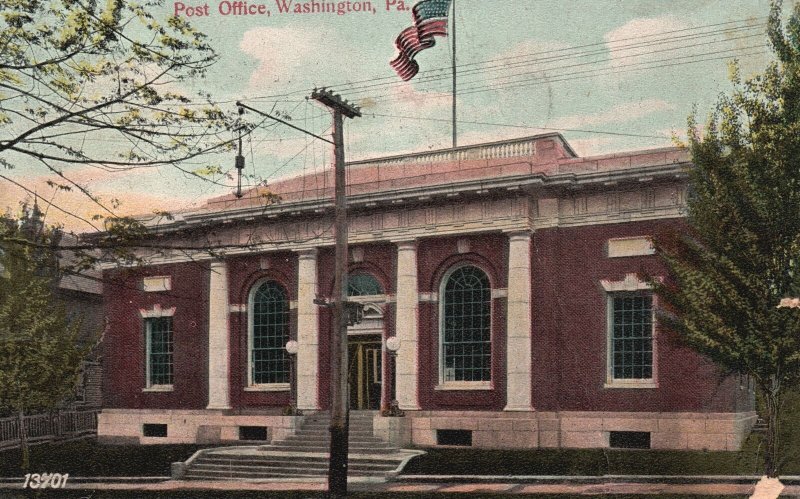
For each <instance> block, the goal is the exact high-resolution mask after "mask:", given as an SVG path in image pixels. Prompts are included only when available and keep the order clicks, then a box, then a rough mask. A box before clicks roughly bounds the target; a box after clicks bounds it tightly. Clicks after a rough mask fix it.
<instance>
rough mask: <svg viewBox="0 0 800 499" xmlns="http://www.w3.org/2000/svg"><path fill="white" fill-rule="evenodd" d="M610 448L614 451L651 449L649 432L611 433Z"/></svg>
mask: <svg viewBox="0 0 800 499" xmlns="http://www.w3.org/2000/svg"><path fill="white" fill-rule="evenodd" d="M608 440H609V446H610V447H611V448H613V449H649V448H650V432H649V431H612V432H609V439H608Z"/></svg>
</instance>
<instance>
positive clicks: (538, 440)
mask: <svg viewBox="0 0 800 499" xmlns="http://www.w3.org/2000/svg"><path fill="white" fill-rule="evenodd" d="M755 421H756V414H755V413H754V412H743V413H694V412H691V413H689V412H686V413H658V412H578V411H564V412H544V411H533V412H482V411H407V412H406V415H405V416H404V417H383V416H380V415H376V416H375V417H374V418H373V434H374V435H375V436H376V437H379V438H381V439H383V440H385V441H387V442H391V443H393V444H395V445H397V446H399V447H407V446H412V445H413V446H418V447H434V446H437V430H468V431H469V432H470V437H471V439H472V447H476V448H485V449H536V448H598V447H600V448H602V447H609V445H610V444H609V435H610V432H612V431H625V432H647V433H649V434H650V447H651V448H653V449H674V450H730V451H735V450H739V448H741V445H742V443H743V442H744V439H745V438H746V437H747V435H748V433H749V432H750V429H751V428H752V426H753V424H755ZM302 422H303V416H282V415H275V414H246V415H243V414H226V413H225V412H224V411H216V410H155V409H145V410H134V409H105V410H103V412H101V413H100V415H99V416H98V428H97V434H98V438H99V439H100V440H101V441H105V442H116V443H140V444H178V443H198V444H217V443H232V442H237V441H239V427H240V426H263V427H267V440H266V442H271V441H274V440H282V439H284V438H286V437H287V436H289V435H293V434H294V433H295V430H296V429H297V428H299V427H300V426H301V424H302ZM145 424H166V425H167V436H166V437H145V436H144V434H143V425H145Z"/></svg>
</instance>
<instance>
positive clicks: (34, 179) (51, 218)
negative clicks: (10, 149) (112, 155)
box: [0, 166, 195, 231]
mask: <svg viewBox="0 0 800 499" xmlns="http://www.w3.org/2000/svg"><path fill="white" fill-rule="evenodd" d="M152 173H153V171H152V169H148V168H141V169H135V170H130V171H125V172H107V171H104V170H100V169H97V168H92V167H89V166H85V167H79V168H75V169H72V170H68V171H66V172H65V175H66V177H67V178H69V179H70V180H72V181H74V182H75V183H77V184H78V185H80V186H81V187H83V188H85V189H86V190H87V191H88V192H90V193H91V194H92V195H93V196H95V197H97V198H98V199H99V200H100V202H101V203H102V204H103V205H105V206H106V207H108V208H110V209H111V210H112V211H113V212H114V213H115V214H116V215H120V216H122V215H141V214H148V213H152V212H153V211H154V210H172V211H174V210H176V209H183V208H186V207H188V205H189V204H191V202H193V201H194V198H195V197H194V196H193V195H192V193H189V192H184V191H182V190H176V191H174V192H173V193H172V194H171V195H170V196H164V195H157V194H153V193H151V192H144V190H143V189H142V188H141V187H140V188H139V189H137V188H136V187H135V186H136V184H137V180H136V179H140V180H141V179H142V176H144V175H148V174H152ZM9 177H10V178H12V179H13V180H14V181H16V182H18V183H19V184H21V185H23V186H25V188H27V189H28V190H30V191H33V192H35V193H36V195H37V198H38V203H39V205H40V206H41V208H42V210H45V211H46V214H47V217H46V219H47V223H50V224H63V225H64V227H65V228H66V229H68V230H77V231H91V230H93V229H92V227H91V226H90V225H89V224H87V223H86V222H83V221H81V220H80V219H78V218H77V217H82V218H84V219H87V220H89V221H91V219H92V217H93V216H94V215H95V214H100V215H108V212H106V211H105V210H103V208H102V207H100V206H99V205H98V204H97V203H94V202H93V201H91V200H90V199H89V198H88V197H87V196H86V194H84V193H82V192H80V191H79V190H78V189H77V188H75V187H74V186H71V185H70V187H71V190H69V191H65V190H62V189H59V188H57V187H55V186H52V185H49V184H48V181H52V182H55V183H56V184H58V185H69V184H68V182H66V181H65V180H64V179H62V178H60V177H58V176H57V175H55V174H49V175H27V176H24V177H23V176H21V175H15V176H14V177H11V176H10V175H9ZM121 179H124V180H125V181H127V182H131V187H130V188H127V189H126V188H119V187H112V186H111V185H110V184H111V183H113V182H116V181H118V180H121ZM0 182H3V188H2V189H0V209H3V210H5V209H9V210H10V211H11V212H12V213H15V212H16V211H17V209H18V206H19V203H20V201H22V200H26V199H27V200H28V201H30V200H31V199H32V197H33V196H32V195H30V194H29V193H28V192H27V191H25V190H24V189H22V188H20V187H18V186H16V185H13V184H11V183H9V182H5V181H4V180H1V179H0ZM112 200H115V201H113V202H112ZM50 203H52V204H53V205H55V206H57V207H58V208H61V209H63V210H65V211H67V212H69V213H72V214H74V215H76V216H70V215H68V214H66V213H63V212H62V211H60V210H59V209H57V208H55V207H50V208H49V206H50ZM115 205H116V206H117V207H116V208H114V206H115ZM94 225H95V226H97V227H102V222H101V221H99V222H94Z"/></svg>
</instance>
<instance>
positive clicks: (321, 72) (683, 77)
mask: <svg viewBox="0 0 800 499" xmlns="http://www.w3.org/2000/svg"><path fill="white" fill-rule="evenodd" d="M239 1H240V2H241V0H239ZM455 1H456V13H455V21H456V62H457V67H458V73H459V76H458V91H457V111H458V117H457V121H458V122H459V124H458V144H459V145H469V144H475V143H481V142H489V141H494V140H500V139H505V138H513V137H523V136H528V135H535V134H537V133H543V132H551V131H559V132H560V133H562V134H563V135H564V137H565V138H566V140H567V141H568V142H569V143H570V144H571V145H572V147H573V149H574V150H575V151H576V152H577V153H578V155H579V156H591V155H598V154H608V153H615V152H622V151H630V150H635V149H648V148H656V147H664V146H670V145H672V144H673V136H675V135H677V136H679V137H680V136H681V135H684V136H685V132H684V130H685V128H686V121H687V117H688V116H689V114H690V113H691V112H692V110H693V109H697V112H698V114H699V115H700V117H701V118H703V117H704V116H705V115H706V114H707V113H708V112H709V111H711V110H712V109H713V106H714V103H715V102H716V100H717V99H718V97H719V95H720V94H721V93H724V92H729V91H730V89H731V86H730V83H729V82H728V66H727V64H728V61H730V60H732V59H733V58H737V59H738V60H739V61H740V65H741V68H742V73H743V74H744V75H749V74H753V73H755V72H758V71H760V70H761V69H763V68H764V67H765V65H766V64H767V63H768V62H769V61H770V60H771V56H770V52H769V50H768V45H767V41H766V36H765V26H766V16H767V15H768V13H769V2H768V1H767V0H669V1H668V0H561V1H555V0H455ZM232 2H233V0H208V1H205V0H184V1H183V2H176V1H172V0H165V1H164V3H163V4H162V5H161V6H160V7H154V8H153V9H152V12H153V14H155V15H156V16H157V17H162V18H163V17H166V16H167V15H169V14H173V13H177V14H178V15H181V16H184V17H186V16H187V14H188V13H190V12H191V13H197V12H203V13H204V12H205V11H206V9H205V6H206V5H207V6H208V8H207V11H208V15H207V16H191V17H189V20H190V21H191V22H192V23H194V25H195V26H196V27H197V28H198V29H199V30H201V31H203V32H205V33H206V34H207V35H208V36H209V39H210V43H211V44H212V45H213V47H214V48H215V49H216V50H217V52H218V53H219V54H220V59H219V61H218V63H217V64H216V65H215V66H213V67H212V68H211V69H210V71H209V73H208V75H207V77H206V78H205V79H203V80H195V81H192V82H190V83H184V84H183V88H182V90H184V91H185V92H188V93H194V92H200V91H202V92H208V93H210V94H211V96H212V98H213V99H214V100H216V101H218V102H220V105H221V106H222V107H223V108H225V109H228V108H229V109H230V110H234V109H235V104H234V102H235V101H236V100H242V101H243V102H245V103H246V104H247V105H249V106H252V107H254V108H257V109H260V110H263V111H265V112H272V113H273V114H275V113H280V114H281V115H288V116H290V117H291V120H292V123H293V124H295V125H298V126H300V127H303V128H305V129H308V130H310V131H312V132H314V133H317V134H323V135H326V134H329V133H330V128H329V127H330V122H331V118H330V115H329V113H328V112H327V111H326V110H325V109H323V108H322V107H320V105H319V104H317V103H316V102H314V101H310V100H308V99H307V97H308V96H309V95H310V93H311V90H312V89H313V88H315V87H323V86H324V87H329V88H331V89H333V90H334V91H336V92H338V93H340V94H341V95H342V97H344V98H346V99H348V100H349V101H351V102H355V103H356V104H358V105H359V106H360V107H361V110H362V114H363V116H362V117H360V118H355V119H352V120H347V122H346V124H345V142H346V151H345V153H346V157H347V159H348V160H358V159H365V158H371V157H379V156H384V155H392V154H400V153H406V152H419V151H425V150H430V149H440V148H446V147H450V146H451V145H452V142H451V141H452V138H451V135H452V131H451V124H450V119H451V112H452V111H451V104H452V92H451V85H452V79H451V77H452V74H451V61H452V59H451V57H452V46H451V43H452V37H450V39H447V38H438V39H437V44H436V46H434V47H432V48H429V49H427V50H425V51H423V52H422V53H421V54H420V55H419V56H417V61H418V62H419V65H420V69H421V71H420V73H419V74H418V75H417V76H416V77H415V78H413V79H412V80H411V81H409V82H402V80H400V78H399V77H397V76H396V75H395V73H394V71H393V70H392V68H391V67H390V66H389V61H390V60H391V59H392V58H393V57H394V56H395V53H396V49H395V46H394V41H395V38H396V37H397V35H398V34H399V33H400V31H401V30H403V29H404V28H406V27H408V26H410V25H411V23H412V19H411V12H410V10H409V7H410V6H411V5H412V4H413V0H412V1H410V2H406V3H405V7H406V9H405V10H403V9H401V7H402V5H401V4H404V2H403V1H402V0H375V1H371V2H362V1H352V0H351V2H350V4H351V7H352V8H353V10H355V4H358V7H360V8H361V10H362V12H355V11H353V12H349V13H344V14H342V15H339V14H338V13H330V12H326V13H308V14H303V13H293V12H289V13H281V12H279V10H280V9H279V4H284V3H287V4H288V3H292V2H290V0H247V3H248V4H249V5H250V8H251V9H252V8H254V9H258V6H259V5H263V7H262V8H261V10H262V12H263V11H268V13H269V14H268V15H267V14H266V13H264V14H260V15H259V14H256V15H247V16H244V15H233V14H232V13H227V14H225V12H226V11H229V10H231V9H232V8H233V6H232ZM310 3H311V2H298V1H294V2H293V4H294V5H300V6H301V7H302V6H303V5H304V4H308V5H310ZM317 3H331V2H319V1H318V2H317ZM334 3H336V4H339V3H343V4H346V3H347V2H334ZM786 3H787V4H788V3H790V2H786ZM294 5H293V7H294ZM189 7H191V8H192V10H191V11H190V9H189ZM293 7H292V8H293ZM788 8H789V7H788V6H786V7H785V10H788ZM451 23H452V15H451ZM450 28H451V34H452V24H451V26H450ZM245 118H246V119H247V120H249V121H252V122H254V123H259V124H260V126H259V127H257V128H256V129H255V130H254V131H253V133H252V134H250V135H248V136H246V137H245V139H244V143H243V150H244V151H243V152H244V156H245V159H246V168H245V173H246V177H245V179H244V184H245V186H247V185H253V184H255V183H257V182H262V181H266V182H267V185H269V182H274V181H275V180H277V179H280V178H283V177H286V176H292V175H298V174H302V173H310V172H316V171H320V170H321V169H324V168H330V167H331V161H332V150H331V146H330V145H329V144H327V143H325V142H322V141H318V140H315V139H313V138H310V137H308V136H306V135H303V134H301V133H299V132H297V131H294V130H291V129H290V128H288V127H286V126H283V125H280V124H277V123H274V122H270V121H269V120H267V121H265V122H262V121H263V120H262V118H261V117H259V116H256V115H254V114H252V113H248V114H246V115H245ZM89 147H91V146H89ZM217 164H218V165H219V166H220V167H221V168H222V170H223V171H226V172H232V171H234V170H233V165H234V153H232V152H226V153H224V154H217V155H209V157H204V158H200V159H199V160H197V161H195V162H194V163H193V164H192V165H190V168H189V169H194V168H201V167H203V166H204V165H217ZM65 173H67V174H68V175H70V178H71V179H73V180H75V181H77V182H78V183H80V184H81V185H82V186H84V187H86V188H87V189H88V190H91V191H92V192H93V193H94V194H96V195H98V196H100V197H101V198H103V199H111V198H116V199H118V200H119V202H120V205H119V207H118V213H119V214H139V213H150V212H152V211H154V210H170V211H180V210H188V209H192V208H194V207H197V206H199V205H202V203H203V202H204V201H205V200H206V199H209V198H211V197H214V196H219V195H223V194H228V193H230V192H232V191H233V190H234V188H235V180H232V179H230V178H228V177H227V176H224V175H221V176H217V177H215V178H213V180H214V182H208V181H202V180H198V179H196V178H192V177H190V176H187V175H185V174H183V173H180V172H179V171H177V170H175V169H174V168H170V167H161V168H159V169H144V170H135V171H131V172H124V173H107V172H103V171H101V170H98V169H95V168H91V167H87V166H79V167H75V168H71V169H68V170H65ZM6 175H8V176H9V177H10V178H12V179H14V178H15V179H16V180H18V181H20V182H24V184H25V185H26V186H28V187H31V188H33V189H35V190H36V193H37V195H38V196H39V198H40V203H44V204H45V205H46V203H47V202H48V201H52V202H53V203H54V204H58V205H60V206H62V207H66V208H68V209H70V210H75V212H77V213H80V214H82V215H85V216H90V215H91V214H92V213H94V212H96V211H97V210H96V208H97V207H96V205H93V204H92V203H91V202H89V201H88V200H86V199H85V198H83V197H82V196H81V195H80V194H78V193H76V192H63V191H55V190H54V189H53V188H52V187H49V186H48V185H47V183H46V181H47V179H48V178H51V177H48V176H47V174H46V172H44V171H41V170H38V169H36V168H35V167H34V166H30V167H23V168H18V169H15V170H12V171H10V172H7V173H6ZM220 184H222V185H220ZM26 196H27V195H26V194H25V193H24V192H23V191H21V190H19V189H17V188H16V187H14V186H13V185H11V184H9V183H8V182H5V183H4V184H2V189H0V209H5V208H8V209H10V210H11V211H12V212H13V211H14V210H16V209H17V208H18V204H19V202H20V201H21V200H23V199H25V197H26ZM48 217H49V218H48V221H50V222H60V223H63V224H64V225H65V226H66V227H67V228H69V229H72V230H76V231H86V230H89V229H90V227H87V226H86V225H85V224H83V223H82V222H79V221H77V220H75V219H70V218H69V217H64V216H61V215H60V214H59V213H57V212H55V211H53V212H52V213H48Z"/></svg>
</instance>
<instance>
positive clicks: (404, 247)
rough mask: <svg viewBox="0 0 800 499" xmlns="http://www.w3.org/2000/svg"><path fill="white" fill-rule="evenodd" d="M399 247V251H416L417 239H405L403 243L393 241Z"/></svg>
mask: <svg viewBox="0 0 800 499" xmlns="http://www.w3.org/2000/svg"><path fill="white" fill-rule="evenodd" d="M392 242H393V243H394V244H395V246H397V251H412V250H413V251H416V249H417V240H416V239H404V240H402V241H392Z"/></svg>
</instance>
